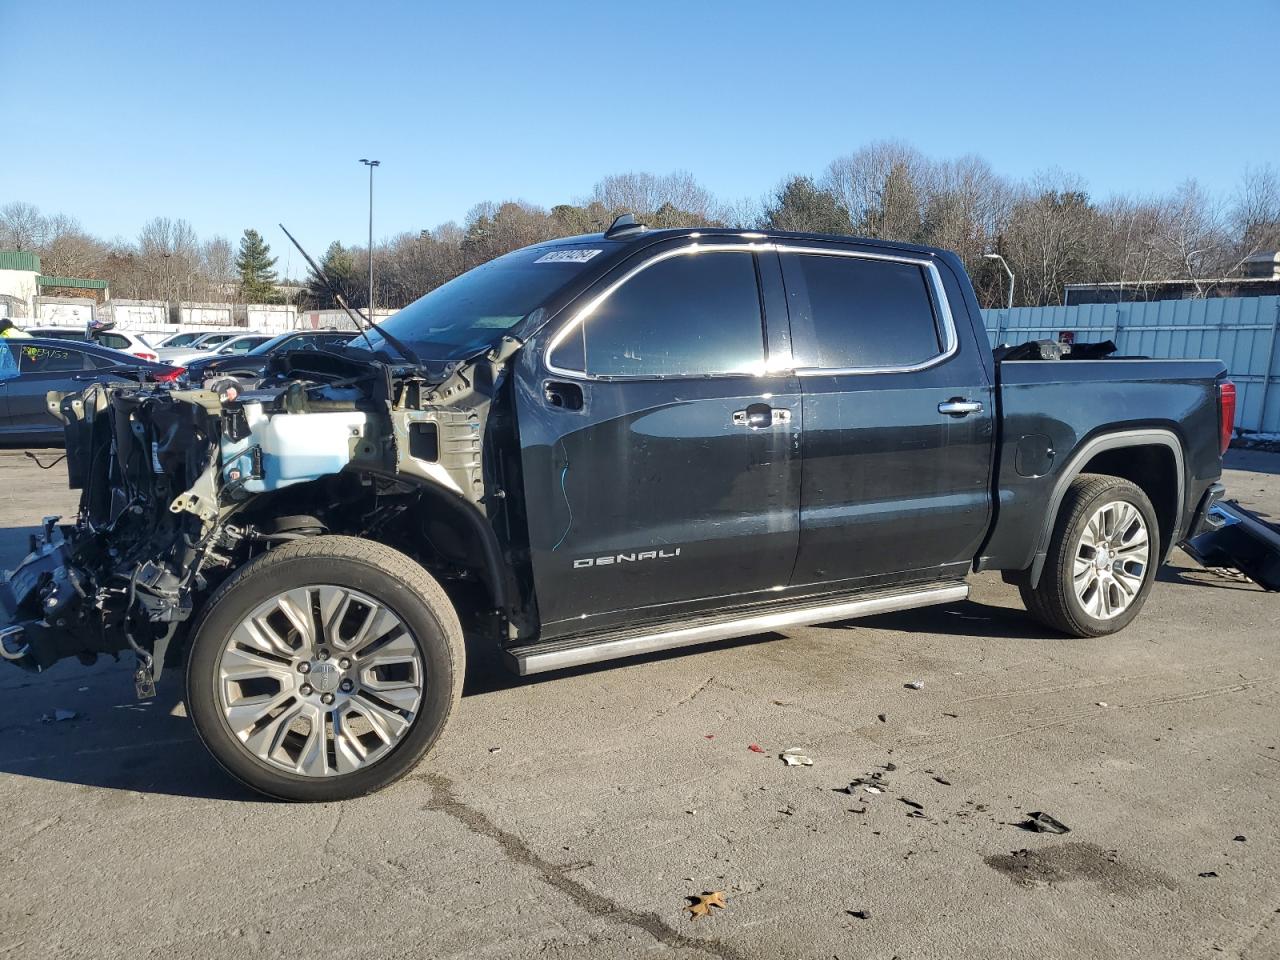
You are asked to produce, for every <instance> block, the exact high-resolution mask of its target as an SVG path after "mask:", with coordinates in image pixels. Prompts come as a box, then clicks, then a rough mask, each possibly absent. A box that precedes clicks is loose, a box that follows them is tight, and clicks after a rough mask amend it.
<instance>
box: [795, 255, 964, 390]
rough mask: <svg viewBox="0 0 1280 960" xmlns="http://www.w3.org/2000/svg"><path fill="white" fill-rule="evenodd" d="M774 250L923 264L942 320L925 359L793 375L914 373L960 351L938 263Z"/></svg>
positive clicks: (805, 370)
mask: <svg viewBox="0 0 1280 960" xmlns="http://www.w3.org/2000/svg"><path fill="white" fill-rule="evenodd" d="M774 249H775V250H777V252H778V253H801V254H814V255H818V256H825V257H857V258H859V259H862V260H889V261H891V262H893V263H913V264H915V265H916V266H918V267H923V268H924V270H925V272H926V273H927V274H928V276H929V285H930V286H931V287H932V288H933V298H934V301H935V302H936V304H937V308H938V313H939V319H940V320H941V321H942V348H943V349H942V353H940V354H938V355H937V356H936V357H930V358H929V359H928V360H922V361H920V362H919V363H913V364H909V365H906V366H896V367H893V366H890V367H798V368H797V369H796V374H797V375H798V376H801V377H833V376H834V377H840V376H866V375H868V374H874V373H917V372H919V371H921V370H928V369H929V368H930V367H936V366H937V365H938V364H940V363H943V362H944V361H946V360H950V359H951V358H952V357H954V356H955V355H956V353H957V352H958V351H959V350H960V338H959V337H958V336H957V335H956V323H955V318H954V317H953V316H952V314H951V303H950V301H949V300H948V299H947V291H946V288H945V287H944V286H943V284H942V274H941V273H940V272H939V271H938V265H937V264H936V263H934V262H933V260H931V259H927V258H923V257H908V256H897V255H894V254H890V253H872V252H870V251H866V250H841V249H839V248H835V247H795V246H789V245H787V244H785V243H780V244H777V245H776V246H775V247H774Z"/></svg>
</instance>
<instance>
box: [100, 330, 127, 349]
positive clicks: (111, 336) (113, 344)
mask: <svg viewBox="0 0 1280 960" xmlns="http://www.w3.org/2000/svg"><path fill="white" fill-rule="evenodd" d="M98 343H100V344H102V345H103V346H104V347H110V348H111V349H112V350H125V349H127V348H128V346H129V339H128V338H127V337H122V336H120V334H118V333H100V334H98Z"/></svg>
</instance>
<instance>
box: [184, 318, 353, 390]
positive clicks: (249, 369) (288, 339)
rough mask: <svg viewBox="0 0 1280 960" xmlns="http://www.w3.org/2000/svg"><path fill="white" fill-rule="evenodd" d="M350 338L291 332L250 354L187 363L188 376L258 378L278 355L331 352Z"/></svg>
mask: <svg viewBox="0 0 1280 960" xmlns="http://www.w3.org/2000/svg"><path fill="white" fill-rule="evenodd" d="M351 336H352V334H351V331H350V330H291V331H289V332H288V333H282V334H280V335H279V336H277V337H272V338H271V339H269V340H267V341H266V342H265V343H261V344H259V345H258V346H256V347H254V348H253V349H252V350H250V351H249V352H248V353H241V354H238V355H235V356H226V355H222V354H221V352H220V351H216V352H214V353H212V354H210V355H208V356H204V357H200V358H197V359H193V360H191V361H189V362H188V363H187V364H186V368H187V374H186V375H187V378H188V379H189V380H191V381H193V382H200V381H203V380H206V379H208V378H209V377H213V376H225V377H236V378H240V377H246V378H257V377H261V376H262V374H263V371H265V370H266V368H267V362H268V361H269V360H270V359H271V358H272V357H273V356H275V355H276V354H280V353H285V352H287V351H289V350H328V349H331V348H333V347H341V346H344V345H345V344H347V343H349V342H350V341H351Z"/></svg>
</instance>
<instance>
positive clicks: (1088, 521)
mask: <svg viewBox="0 0 1280 960" xmlns="http://www.w3.org/2000/svg"><path fill="white" fill-rule="evenodd" d="M1159 550H1160V542H1159V527H1158V526H1157V522H1156V516H1155V510H1154V509H1153V508H1152V506H1151V501H1150V500H1148V499H1147V495H1146V494H1145V493H1143V492H1142V490H1141V489H1140V488H1139V487H1137V486H1136V485H1134V484H1132V483H1130V482H1129V481H1128V480H1122V479H1120V478H1119V477H1107V476H1098V475H1089V474H1085V475H1082V476H1080V477H1077V478H1076V479H1075V480H1073V481H1072V483H1071V486H1070V487H1069V488H1068V490H1067V493H1066V496H1065V497H1063V499H1062V506H1061V508H1060V510H1059V512H1058V519H1057V522H1056V523H1055V524H1054V530H1053V537H1052V539H1051V540H1050V541H1049V553H1048V557H1047V558H1046V560H1045V565H1044V570H1043V572H1042V573H1041V575H1040V582H1039V583H1038V584H1037V585H1036V586H1035V587H1028V586H1024V587H1022V588H1021V592H1022V600H1023V603H1025V604H1026V606H1027V610H1028V611H1029V612H1030V613H1031V614H1032V616H1034V617H1035V618H1036V619H1037V620H1039V621H1040V622H1041V623H1044V624H1045V625H1047V626H1050V627H1053V628H1054V629H1055V630H1060V631H1062V632H1063V633H1068V634H1071V635H1073V636H1077V637H1100V636H1104V635H1106V634H1109V633H1115V632H1116V631H1117V630H1119V629H1121V628H1122V627H1124V626H1126V625H1127V624H1128V623H1129V621H1131V620H1132V619H1133V618H1134V617H1136V616H1137V615H1138V611H1139V610H1141V609H1142V605H1143V604H1144V603H1146V600H1147V594H1148V593H1149V592H1150V590H1151V584H1152V582H1153V581H1154V579H1155V571H1156V566H1157V564H1158V559H1159Z"/></svg>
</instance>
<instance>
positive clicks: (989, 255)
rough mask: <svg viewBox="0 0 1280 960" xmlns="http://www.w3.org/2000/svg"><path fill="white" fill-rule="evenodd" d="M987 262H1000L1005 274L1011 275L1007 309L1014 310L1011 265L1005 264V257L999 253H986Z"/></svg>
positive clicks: (984, 255)
mask: <svg viewBox="0 0 1280 960" xmlns="http://www.w3.org/2000/svg"><path fill="white" fill-rule="evenodd" d="M982 256H983V257H984V258H985V259H987V260H999V261H1000V266H1002V267H1004V272H1005V273H1007V274H1008V275H1009V305H1008V307H1007V308H1006V309H1008V310H1012V309H1013V271H1012V270H1010V269H1009V264H1008V263H1006V262H1005V259H1004V257H1002V256H1000V254H998V253H984V254H983V255H982Z"/></svg>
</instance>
